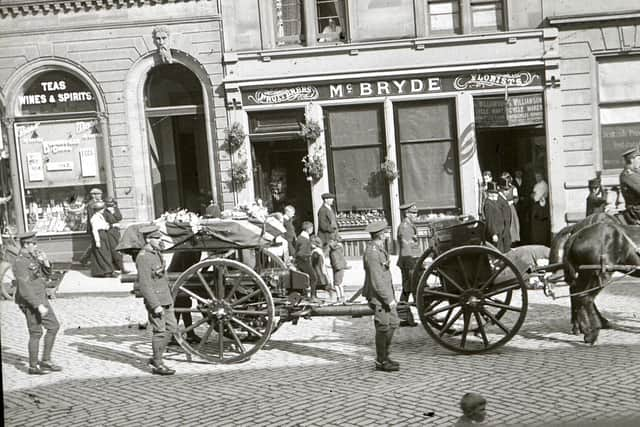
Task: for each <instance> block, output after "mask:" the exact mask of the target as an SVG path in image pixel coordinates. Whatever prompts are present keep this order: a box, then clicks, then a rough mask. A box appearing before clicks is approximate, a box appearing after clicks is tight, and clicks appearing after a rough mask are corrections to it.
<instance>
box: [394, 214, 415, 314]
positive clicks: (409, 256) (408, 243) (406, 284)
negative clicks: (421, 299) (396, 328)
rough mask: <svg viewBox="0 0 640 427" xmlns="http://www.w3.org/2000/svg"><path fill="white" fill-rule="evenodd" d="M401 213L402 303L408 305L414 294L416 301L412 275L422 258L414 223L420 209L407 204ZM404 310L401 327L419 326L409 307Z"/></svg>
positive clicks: (399, 231) (399, 240)
mask: <svg viewBox="0 0 640 427" xmlns="http://www.w3.org/2000/svg"><path fill="white" fill-rule="evenodd" d="M400 211H402V212H404V218H403V219H402V222H401V223H400V225H399V226H398V246H399V247H400V251H399V252H400V253H399V254H398V255H399V256H398V267H400V271H401V272H402V293H401V294H400V302H404V303H408V302H409V295H412V294H413V301H414V302H415V300H416V290H415V289H414V287H413V283H412V280H411V273H412V272H413V268H414V267H415V265H416V261H417V260H418V258H419V257H420V244H419V243H418V229H417V228H416V226H415V224H414V221H415V219H416V218H417V216H418V208H417V207H416V205H415V203H407V204H404V205H402V206H400ZM403 306H404V309H402V310H400V308H399V309H398V314H399V315H400V317H401V319H402V321H401V322H400V326H417V325H418V324H417V323H416V322H415V320H413V314H412V313H411V309H410V308H409V305H408V304H406V305H403Z"/></svg>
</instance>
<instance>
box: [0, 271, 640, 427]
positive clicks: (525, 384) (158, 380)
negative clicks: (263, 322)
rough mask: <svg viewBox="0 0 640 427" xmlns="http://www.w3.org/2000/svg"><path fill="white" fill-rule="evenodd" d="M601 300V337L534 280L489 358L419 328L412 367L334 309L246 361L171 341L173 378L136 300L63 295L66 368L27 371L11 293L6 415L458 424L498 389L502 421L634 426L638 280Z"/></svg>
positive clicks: (496, 406)
mask: <svg viewBox="0 0 640 427" xmlns="http://www.w3.org/2000/svg"><path fill="white" fill-rule="evenodd" d="M566 292H567V288H560V289H559V293H560V294H562V293H566ZM598 303H599V307H600V308H601V310H602V312H603V314H604V315H605V316H607V317H608V318H609V319H610V320H612V321H613V324H614V328H613V329H611V330H606V331H602V333H601V335H600V339H599V340H598V342H597V343H596V345H595V346H593V347H591V346H588V345H585V344H583V343H582V337H581V336H573V335H569V334H568V331H569V309H568V300H567V299H559V300H555V301H553V300H551V299H548V298H546V297H545V296H544V295H543V294H542V292H541V291H540V290H536V291H530V293H529V313H528V315H527V319H526V322H525V324H524V326H523V327H522V329H521V330H520V333H519V334H518V335H517V336H516V337H515V338H514V339H513V340H512V341H511V342H509V343H508V344H507V345H506V346H505V347H503V348H501V349H500V350H499V351H497V352H494V353H492V354H487V355H475V356H463V355H457V354H454V353H451V352H449V351H447V350H445V349H443V348H440V347H439V346H438V345H436V344H434V342H432V340H431V339H430V338H429V337H428V336H427V334H426V332H425V331H424V329H423V328H422V327H417V328H402V329H400V331H399V333H397V334H396V337H395V338H394V341H395V342H394V358H395V359H396V360H398V361H399V362H401V364H402V369H401V371H400V372H398V373H381V372H376V371H375V370H374V369H373V360H374V349H373V327H372V324H371V322H372V321H371V319H370V318H367V317H364V318H355V319H354V318H347V317H338V318H333V317H327V318H314V319H312V320H301V321H300V323H299V324H298V325H290V324H288V325H285V326H283V327H282V328H281V329H280V330H278V331H277V332H276V333H275V334H274V335H272V337H271V339H270V341H269V342H268V343H267V345H266V347H265V348H264V349H263V350H261V351H260V352H258V353H256V354H255V355H254V356H253V357H252V359H251V360H250V361H248V362H245V363H241V364H235V365H212V364H205V363H197V362H191V363H189V362H187V361H186V357H185V355H184V354H183V353H180V352H176V351H174V352H172V353H170V354H169V355H168V357H167V360H168V361H167V363H168V365H169V366H171V367H173V368H175V369H176V370H177V372H178V373H177V375H175V376H173V377H164V378H163V377H156V376H152V375H151V374H150V373H149V371H148V368H147V367H146V365H145V360H146V358H148V357H149V355H150V353H151V346H150V332H149V331H148V330H139V329H138V326H137V323H138V321H139V320H142V319H144V318H145V313H144V309H143V305H142V301H141V300H139V299H135V298H134V297H132V296H130V297H76V298H61V299H57V300H55V301H54V302H53V305H54V307H55V310H56V312H57V315H58V318H59V319H60V321H61V323H62V329H61V332H60V334H59V338H58V341H57V343H56V347H55V349H54V360H55V361H56V362H57V363H59V364H60V365H62V366H63V368H64V371H63V372H61V373H52V374H49V375H45V376H41V377H36V376H29V375H27V373H26V340H27V331H26V327H25V325H24V318H23V316H22V314H21V313H20V312H19V311H18V308H17V306H16V305H15V304H14V303H13V302H10V301H2V302H1V303H0V310H1V318H2V362H3V364H2V373H3V378H2V379H3V384H4V385H3V387H4V390H3V391H4V412H5V425H7V426H19V425H47V426H69V425H104V426H125V425H127V426H128V425H131V426H134V425H158V424H160V425H175V426H187V425H308V426H313V425H318V426H320V425H322V426H325V425H341V426H342V425H451V424H452V423H453V421H454V420H455V419H456V418H457V417H458V416H459V415H460V410H459V408H458V401H459V399H460V397H461V396H462V394H464V393H465V392H467V391H477V392H479V393H482V394H483V395H485V397H487V398H488V414H489V421H490V422H491V423H493V424H494V425H549V424H553V423H558V424H569V425H571V424H575V425H585V424H589V423H593V425H623V424H624V423H628V425H633V424H634V421H633V418H632V417H633V416H634V415H637V414H638V401H640V391H638V390H639V389H638V387H637V378H638V377H640V366H639V365H638V363H637V362H638V360H640V319H638V317H637V315H636V314H635V313H636V312H637V311H638V309H637V308H638V307H639V306H640V287H638V286H637V284H634V283H616V284H615V285H613V286H611V287H609V288H607V289H606V290H605V291H604V292H602V294H601V295H600V296H599V298H598ZM174 350H175V349H174ZM638 420H640V418H638ZM636 425H637V424H636Z"/></svg>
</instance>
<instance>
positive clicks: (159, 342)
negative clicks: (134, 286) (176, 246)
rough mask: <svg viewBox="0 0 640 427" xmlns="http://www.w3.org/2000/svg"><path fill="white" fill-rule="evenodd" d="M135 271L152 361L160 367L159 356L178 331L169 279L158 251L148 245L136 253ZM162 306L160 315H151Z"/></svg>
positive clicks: (160, 358)
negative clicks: (151, 335)
mask: <svg viewBox="0 0 640 427" xmlns="http://www.w3.org/2000/svg"><path fill="white" fill-rule="evenodd" d="M136 267H137V269H138V286H139V289H140V293H141V294H142V297H143V298H144V305H145V307H146V309H147V313H148V316H149V325H151V328H152V332H153V337H152V338H151V346H152V348H153V360H154V361H155V362H156V363H157V364H162V355H163V354H164V351H165V349H166V348H167V344H168V342H169V340H170V339H171V337H172V336H173V334H174V333H175V332H176V330H177V322H176V316H175V313H174V309H173V297H172V295H171V288H170V287H169V280H168V279H167V275H166V273H165V265H164V260H163V259H162V255H161V254H160V252H158V251H155V250H154V249H153V248H151V246H150V245H145V247H144V248H143V249H142V250H141V251H140V253H138V256H137V257H136ZM158 306H161V307H162V309H163V310H162V313H159V314H156V313H154V309H155V308H156V307H158Z"/></svg>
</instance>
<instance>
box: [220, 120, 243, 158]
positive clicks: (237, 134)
mask: <svg viewBox="0 0 640 427" xmlns="http://www.w3.org/2000/svg"><path fill="white" fill-rule="evenodd" d="M224 134H225V138H224V139H225V142H226V143H227V151H228V152H229V153H233V152H235V151H237V150H238V149H239V148H240V147H242V144H243V143H244V140H245V138H246V137H247V134H246V133H245V131H244V129H243V128H242V125H241V124H240V123H238V122H234V123H233V124H232V125H231V127H230V128H229V129H226V130H225V131H224Z"/></svg>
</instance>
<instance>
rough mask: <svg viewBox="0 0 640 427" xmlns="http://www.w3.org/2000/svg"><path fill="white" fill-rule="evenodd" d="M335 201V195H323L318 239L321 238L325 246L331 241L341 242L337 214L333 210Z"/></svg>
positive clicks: (319, 210) (319, 215)
mask: <svg viewBox="0 0 640 427" xmlns="http://www.w3.org/2000/svg"><path fill="white" fill-rule="evenodd" d="M335 199H336V196H335V194H332V193H324V194H323V195H322V200H323V202H322V206H320V209H318V237H320V239H321V240H322V244H323V245H325V246H326V245H327V244H328V243H329V241H330V240H331V239H334V240H338V241H339V240H340V238H339V236H338V222H337V220H336V213H335V212H334V210H333V209H334V207H333V203H334V201H335Z"/></svg>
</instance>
